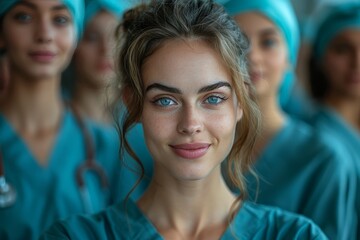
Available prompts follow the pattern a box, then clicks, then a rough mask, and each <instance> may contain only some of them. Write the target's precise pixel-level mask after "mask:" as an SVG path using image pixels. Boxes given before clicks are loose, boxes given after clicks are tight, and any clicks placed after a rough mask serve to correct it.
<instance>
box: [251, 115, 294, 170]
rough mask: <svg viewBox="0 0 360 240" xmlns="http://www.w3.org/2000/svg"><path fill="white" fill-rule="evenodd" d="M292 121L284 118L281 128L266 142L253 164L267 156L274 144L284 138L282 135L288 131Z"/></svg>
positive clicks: (289, 118)
mask: <svg viewBox="0 0 360 240" xmlns="http://www.w3.org/2000/svg"><path fill="white" fill-rule="evenodd" d="M293 121H294V120H293V119H292V118H291V117H286V118H285V121H284V124H283V125H282V126H281V128H280V129H279V130H278V131H277V132H276V133H275V134H274V135H273V136H272V137H271V138H270V139H269V140H268V143H267V144H266V145H265V147H264V148H263V150H262V151H261V153H260V154H259V156H258V157H257V159H256V161H255V164H256V162H257V161H259V159H261V158H263V156H265V155H267V152H269V151H272V150H273V149H274V148H275V146H276V144H277V143H278V142H279V141H281V140H280V139H282V138H283V137H284V133H285V132H286V130H287V129H288V127H289V126H290V125H291V124H293Z"/></svg>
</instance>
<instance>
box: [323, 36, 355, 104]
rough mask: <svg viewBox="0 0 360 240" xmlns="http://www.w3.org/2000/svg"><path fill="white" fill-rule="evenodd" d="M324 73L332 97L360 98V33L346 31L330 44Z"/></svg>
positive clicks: (324, 62) (326, 53) (326, 52)
mask: <svg viewBox="0 0 360 240" xmlns="http://www.w3.org/2000/svg"><path fill="white" fill-rule="evenodd" d="M323 72H324V74H325V76H326V78H327V79H328V81H329V82H330V86H331V87H330V91H331V93H330V94H332V95H335V96H338V97H339V98H357V99H358V98H360V31H359V30H356V29H353V30H350V29H349V30H345V31H343V32H341V33H340V34H338V35H337V36H336V37H335V38H334V39H333V40H332V41H331V42H330V44H329V47H328V48H327V49H326V51H325V54H324V58H323Z"/></svg>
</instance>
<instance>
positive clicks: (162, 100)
mask: <svg viewBox="0 0 360 240" xmlns="http://www.w3.org/2000/svg"><path fill="white" fill-rule="evenodd" d="M154 103H155V104H156V105H159V106H161V107H168V106H172V105H175V104H176V103H175V101H173V100H171V99H170V98H166V97H164V98H159V99H157V100H156V101H154Z"/></svg>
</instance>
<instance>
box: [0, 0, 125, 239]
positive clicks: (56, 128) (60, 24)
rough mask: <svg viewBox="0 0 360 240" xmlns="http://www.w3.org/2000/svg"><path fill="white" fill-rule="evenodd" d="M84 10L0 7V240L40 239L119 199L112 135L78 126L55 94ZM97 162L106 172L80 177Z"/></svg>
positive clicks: (17, 4) (44, 1)
mask: <svg viewBox="0 0 360 240" xmlns="http://www.w3.org/2000/svg"><path fill="white" fill-rule="evenodd" d="M82 10H83V4H82V1H70V0H53V1H48V0H7V1H2V2H1V5H0V17H1V18H0V19H1V22H0V24H1V28H0V48H1V49H4V50H5V52H6V57H7V60H8V67H9V71H10V73H9V74H10V80H9V82H10V84H9V85H8V88H7V96H6V103H4V102H3V103H2V104H1V105H0V111H1V114H0V152H1V156H0V157H1V158H0V170H1V174H0V175H1V176H2V177H5V178H2V179H1V191H0V200H1V201H0V203H1V204H0V205H1V206H0V238H1V239H37V238H38V237H39V235H40V233H41V232H42V231H43V229H44V228H46V227H47V226H49V225H50V224H51V223H53V222H54V221H55V220H57V219H62V218H65V217H67V216H69V215H71V214H74V213H82V212H95V211H99V210H101V209H102V208H104V207H105V206H107V205H108V204H110V203H112V202H114V201H116V200H117V199H118V197H117V195H114V194H113V193H114V191H113V190H114V188H115V187H116V185H117V182H118V180H119V179H117V178H118V174H115V172H114V171H113V169H118V168H119V166H118V158H117V156H118V154H117V147H116V146H117V145H118V144H116V143H117V139H116V136H115V134H113V133H109V132H108V131H107V130H104V129H102V128H101V127H99V126H97V125H94V124H92V123H88V122H84V121H82V119H81V118H79V116H78V115H77V114H74V113H73V112H72V111H71V109H69V107H68V106H67V105H65V104H64V103H63V101H62V98H61V94H60V76H61V73H62V71H63V70H64V69H65V67H66V66H67V65H68V63H69V61H70V59H71V56H72V54H73V52H74V49H75V47H76V44H77V39H78V38H79V37H80V36H81V32H82V24H83V12H82ZM109 143H111V144H109ZM94 158H95V159H97V160H99V162H98V164H96V162H95V164H96V166H101V167H102V168H103V169H104V172H102V171H97V173H101V174H98V175H97V174H95V173H94V172H93V171H92V172H87V173H86V174H85V173H84V174H81V173H83V172H79V173H80V174H78V175H77V169H79V166H80V165H81V164H85V163H91V164H92V165H91V166H94V161H92V162H89V161H85V160H86V159H88V160H94ZM84 166H86V167H87V166H89V165H84ZM86 167H85V169H86ZM92 170H94V168H93V169H92ZM104 175H106V178H105V177H104ZM77 176H78V177H77ZM4 180H5V181H4ZM82 180H84V181H85V185H83V184H82ZM6 182H7V183H8V184H10V185H11V186H12V188H11V189H12V190H14V192H10V191H9V188H8V187H6V186H8V185H4V183H6ZM105 182H107V183H108V184H107V186H108V188H105V189H104V188H103V185H102V184H101V183H105ZM116 193H119V194H120V191H117V192H116ZM7 194H8V195H7ZM9 194H12V195H9ZM9 196H10V197H9ZM10 200H11V201H10Z"/></svg>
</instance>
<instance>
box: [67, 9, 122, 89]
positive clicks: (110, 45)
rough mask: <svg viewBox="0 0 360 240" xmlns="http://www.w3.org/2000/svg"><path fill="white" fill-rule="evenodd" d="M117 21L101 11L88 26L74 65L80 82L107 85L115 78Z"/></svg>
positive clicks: (77, 50)
mask: <svg viewBox="0 0 360 240" xmlns="http://www.w3.org/2000/svg"><path fill="white" fill-rule="evenodd" d="M116 25H117V20H116V18H115V16H113V15H112V14H110V13H108V12H105V11H101V12H99V13H98V14H97V15H96V16H95V17H94V18H93V19H92V20H91V21H90V22H89V24H88V25H87V27H86V29H85V33H84V37H83V39H82V40H81V42H80V43H79V46H78V47H77V49H76V51H75V58H74V64H75V69H76V75H77V78H78V80H79V81H86V83H87V84H91V85H94V86H95V87H97V86H104V85H106V83H107V81H106V80H108V79H111V78H113V77H114V75H115V72H114V69H113V68H114V59H113V57H114V55H113V54H114V50H115V37H114V34H115V28H116Z"/></svg>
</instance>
